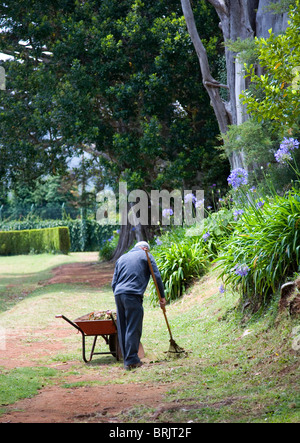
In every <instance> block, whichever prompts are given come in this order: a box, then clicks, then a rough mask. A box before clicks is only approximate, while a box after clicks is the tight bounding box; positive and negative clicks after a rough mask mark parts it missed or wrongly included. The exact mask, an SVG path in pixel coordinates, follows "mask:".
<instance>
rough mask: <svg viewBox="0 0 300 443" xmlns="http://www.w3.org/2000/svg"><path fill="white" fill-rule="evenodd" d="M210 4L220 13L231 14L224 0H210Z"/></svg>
mask: <svg viewBox="0 0 300 443" xmlns="http://www.w3.org/2000/svg"><path fill="white" fill-rule="evenodd" d="M208 1H209V3H210V4H212V5H213V7H214V8H215V9H216V11H217V12H218V13H221V14H225V15H227V16H229V13H228V8H227V6H226V3H225V1H224V0H208Z"/></svg>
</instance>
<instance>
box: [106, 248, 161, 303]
mask: <svg viewBox="0 0 300 443" xmlns="http://www.w3.org/2000/svg"><path fill="white" fill-rule="evenodd" d="M149 258H150V260H151V264H152V267H153V272H154V275H155V277H156V280H157V284H158V288H159V291H160V295H161V297H162V298H165V292H164V285H163V282H162V279H161V275H160V272H159V270H158V268H157V265H156V262H155V260H154V258H153V256H152V255H151V254H149ZM150 275H151V272H150V269H149V264H148V261H147V256H146V252H145V251H143V250H142V249H140V248H133V249H131V250H130V251H129V252H127V254H124V255H122V257H120V258H119V260H117V262H116V266H115V272H114V276H113V280H112V284H111V285H112V289H113V291H114V294H115V295H120V294H136V295H140V296H143V295H144V292H145V290H146V288H147V285H148V283H149V279H150Z"/></svg>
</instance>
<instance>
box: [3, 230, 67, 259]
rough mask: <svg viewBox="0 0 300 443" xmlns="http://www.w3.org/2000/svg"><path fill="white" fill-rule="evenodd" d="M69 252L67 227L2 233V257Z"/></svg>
mask: <svg viewBox="0 0 300 443" xmlns="http://www.w3.org/2000/svg"><path fill="white" fill-rule="evenodd" d="M69 250H70V236H69V229H68V228H67V227H60V228H47V229H31V230H24V231H1V232H0V254H1V255H21V254H29V253H32V252H34V253H41V252H61V253H63V254H67V253H68V252H69Z"/></svg>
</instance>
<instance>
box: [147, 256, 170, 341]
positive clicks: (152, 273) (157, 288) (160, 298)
mask: <svg viewBox="0 0 300 443" xmlns="http://www.w3.org/2000/svg"><path fill="white" fill-rule="evenodd" d="M144 251H145V252H146V256H147V260H148V264H149V268H150V272H151V275H152V278H153V281H154V284H155V287H156V292H157V295H158V298H159V301H162V296H161V294H160V290H159V287H158V284H157V280H156V277H155V274H154V271H153V267H152V263H151V260H150V257H149V254H148V250H147V249H144ZM161 309H162V311H163V314H164V317H165V320H166V323H167V327H168V331H169V334H170V338H171V340H173V337H172V332H171V328H170V325H169V322H168V319H167V313H166V307H165V306H163V307H162V308H161Z"/></svg>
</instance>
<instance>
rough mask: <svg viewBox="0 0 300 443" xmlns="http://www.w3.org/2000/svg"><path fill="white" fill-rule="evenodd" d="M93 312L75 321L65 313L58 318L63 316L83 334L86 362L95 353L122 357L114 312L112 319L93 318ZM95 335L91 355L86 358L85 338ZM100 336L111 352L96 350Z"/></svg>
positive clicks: (83, 349)
mask: <svg viewBox="0 0 300 443" xmlns="http://www.w3.org/2000/svg"><path fill="white" fill-rule="evenodd" d="M108 312H109V311H108ZM93 314H94V313H93V312H91V313H89V314H86V315H84V316H82V317H79V318H77V319H76V320H74V321H71V320H69V319H68V318H67V317H65V316H64V315H56V316H55V317H56V318H62V319H63V320H65V321H66V322H68V323H69V324H70V325H72V326H73V327H74V328H75V329H77V331H79V332H80V333H81V335H82V358H83V360H84V362H85V363H89V362H90V361H91V360H92V358H93V356H94V355H103V354H112V355H113V356H114V357H115V358H116V359H117V361H119V360H120V359H121V358H122V353H121V349H120V346H119V341H118V333H117V324H116V321H115V318H114V316H113V314H112V313H109V314H108V316H109V315H110V317H111V318H110V319H107V320H93V319H91V318H92V317H93ZM91 336H94V341H93V345H92V349H91V352H90V356H89V358H88V359H87V358H86V350H85V345H86V343H85V340H86V337H91ZM98 337H102V338H103V339H104V341H105V343H106V344H107V345H108V346H109V352H95V347H96V343H97V339H98Z"/></svg>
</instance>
